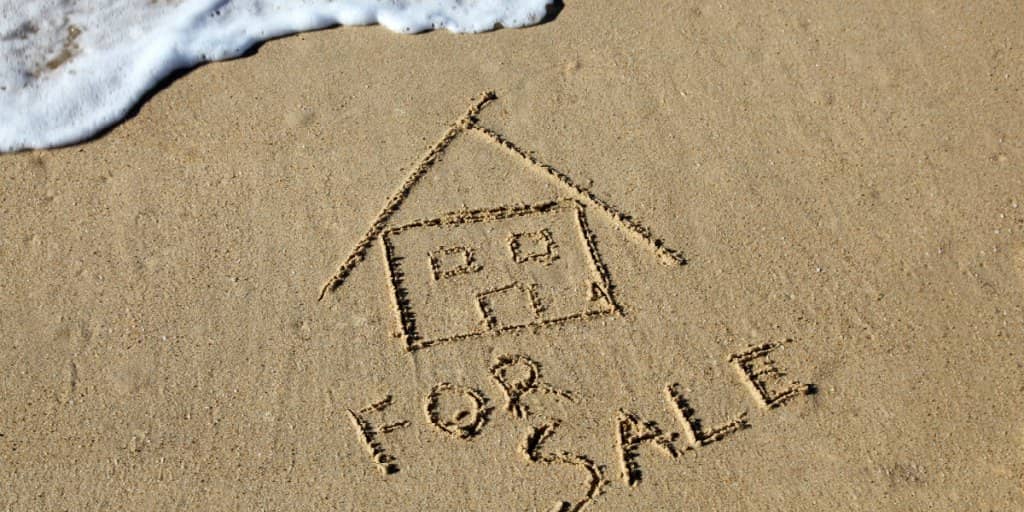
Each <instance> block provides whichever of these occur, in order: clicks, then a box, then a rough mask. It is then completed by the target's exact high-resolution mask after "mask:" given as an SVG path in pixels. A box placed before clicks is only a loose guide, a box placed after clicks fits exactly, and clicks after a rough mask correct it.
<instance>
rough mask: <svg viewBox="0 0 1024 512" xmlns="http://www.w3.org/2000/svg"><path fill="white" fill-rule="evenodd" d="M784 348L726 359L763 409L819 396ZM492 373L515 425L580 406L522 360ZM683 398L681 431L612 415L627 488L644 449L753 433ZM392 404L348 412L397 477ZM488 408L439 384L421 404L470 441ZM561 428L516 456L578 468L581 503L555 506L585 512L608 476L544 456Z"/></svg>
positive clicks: (677, 454) (593, 466) (449, 431)
mask: <svg viewBox="0 0 1024 512" xmlns="http://www.w3.org/2000/svg"><path fill="white" fill-rule="evenodd" d="M782 346H783V343H766V344H763V345H759V346H756V347H753V348H750V349H748V350H745V351H743V352H741V353H738V354H734V355H732V356H731V357H730V358H729V361H730V362H731V363H732V364H733V366H734V367H735V369H736V371H737V374H738V377H739V378H740V381H741V382H742V384H743V385H744V386H746V387H747V388H748V390H749V391H750V394H751V396H752V397H753V399H754V401H755V402H756V403H757V405H758V406H759V407H761V408H762V409H766V410H767V409H775V408H778V407H781V406H783V405H785V404H787V403H789V402H790V401H792V400H793V399H795V398H797V397H799V396H802V395H806V394H810V393H812V392H813V391H814V387H813V386H812V385H810V384H804V383H801V382H798V381H794V380H791V379H789V378H788V377H787V375H786V372H785V371H784V370H783V369H782V368H781V367H779V365H778V364H776V363H775V362H774V361H773V359H772V358H771V354H772V352H773V351H775V350H777V349H779V348H780V347H782ZM490 374H491V378H492V381H493V384H494V385H495V386H496V387H497V389H498V390H500V393H501V394H502V395H503V404H502V405H501V409H502V410H503V411H504V412H505V413H507V414H509V415H511V416H512V417H513V418H514V419H516V420H525V419H527V418H529V417H531V416H532V415H535V414H536V412H535V411H533V410H532V409H531V406H530V400H529V399H530V397H531V396H532V395H539V394H547V395H552V396H554V397H555V398H556V399H559V400H564V401H567V402H570V403H575V402H576V401H577V399H576V397H575V395H574V393H573V392H572V391H571V390H568V389H565V388H563V387H561V386H557V385H553V384H549V383H548V382H547V380H546V379H545V378H544V377H543V376H542V374H541V365H540V363H539V362H537V361H535V360H534V359H532V358H530V357H528V356H526V355H523V354H507V355H501V356H499V357H498V358H496V359H495V361H494V362H493V364H492V365H491V367H490ZM685 393H686V391H685V388H684V387H683V386H682V385H681V384H680V383H670V384H668V385H666V386H665V388H664V395H665V401H666V405H667V407H669V408H670V409H671V410H672V412H673V413H674V414H675V416H676V418H677V420H678V421H677V423H678V425H677V426H676V427H677V428H678V430H666V429H665V428H663V427H662V426H661V425H658V424H657V423H656V422H654V421H649V420H646V419H644V418H643V417H642V416H641V415H639V414H637V413H636V412H633V411H629V410H626V409H619V410H618V411H609V414H614V416H615V421H614V424H615V427H616V428H615V431H614V432H610V433H609V435H610V436H612V437H613V438H614V442H615V444H616V446H617V452H618V461H616V462H617V464H618V466H619V478H620V479H621V481H622V483H624V484H626V485H628V486H631V487H633V486H636V485H638V484H639V483H640V482H641V481H642V479H643V471H642V469H641V467H642V464H641V450H642V449H644V448H653V449H655V450H656V451H658V452H660V453H662V454H663V455H664V456H666V457H669V458H672V459H679V458H681V457H682V456H683V454H684V453H686V452H687V451H691V450H697V449H700V448H701V447H704V446H707V445H709V444H712V443H716V442H719V441H722V440H724V439H726V438H728V437H729V436H730V435H732V434H734V433H736V432H738V431H740V430H743V429H746V428H749V427H750V422H749V421H748V420H747V412H746V411H742V412H739V413H737V414H735V416H734V417H733V419H731V420H729V421H726V422H724V423H722V424H720V425H715V426H705V425H703V424H702V422H701V420H700V417H699V416H698V414H697V412H696V411H695V410H694V408H693V407H692V406H691V405H690V403H689V401H688V400H687V397H686V395H685ZM391 401H392V398H391V397H390V396H388V397H387V398H385V399H383V400H381V401H378V402H376V403H373V404H371V405H369V406H367V407H364V408H362V409H359V410H358V411H356V410H349V411H348V414H349V416H350V418H351V419H352V425H353V427H354V428H355V432H356V435H357V436H358V438H359V440H360V441H361V443H362V444H363V445H364V447H365V449H366V452H367V453H368V454H369V456H370V459H371V461H372V462H373V464H375V465H376V466H377V467H378V468H379V469H380V471H381V473H382V474H384V475H389V474H392V473H395V472H397V471H398V470H399V466H398V460H399V458H398V456H397V455H394V454H392V453H391V450H389V449H388V446H387V443H386V441H385V440H384V437H385V436H386V435H387V434H390V433H392V432H395V431H396V430H398V429H399V428H402V427H406V426H408V425H409V424H410V421H409V420H407V419H400V420H397V421H395V420H385V419H383V416H384V414H383V413H384V411H385V409H386V408H387V407H388V406H389V405H390V404H391ZM491 403H492V402H491V399H490V398H489V397H488V395H487V394H486V393H485V392H484V391H483V390H482V389H481V388H478V387H470V386H465V385H459V384H453V383H450V382H442V383H439V384H437V385H436V386H434V387H433V388H432V389H431V390H430V391H429V392H428V393H427V394H426V396H424V397H423V404H424V415H423V417H424V421H425V422H426V423H427V424H429V425H431V426H432V427H433V428H434V429H435V430H436V431H437V432H438V433H439V434H442V435H445V436H449V437H452V438H454V439H457V440H462V441H472V440H473V439H475V438H477V437H478V436H481V435H483V434H484V433H485V431H486V426H487V423H488V421H489V418H490V415H491V413H492V411H493V409H494V407H492V406H491ZM375 413H376V414H378V415H379V416H381V419H379V420H374V419H370V415H371V414H375ZM540 416H541V417H544V416H543V415H540ZM560 425H561V421H559V420H551V421H548V422H546V423H544V424H543V425H541V426H533V427H530V428H527V429H525V430H524V432H523V434H522V438H521V441H520V443H519V448H518V451H519V454H520V455H521V456H522V457H524V458H525V459H526V460H527V461H529V462H533V463H538V464H562V465H567V466H572V467H576V468H578V470H579V471H580V472H581V474H582V475H583V477H584V479H585V490H584V491H583V492H581V495H580V497H578V498H576V499H573V500H566V501H562V502H560V503H558V504H557V505H556V507H555V508H554V510H559V511H575V510H581V509H582V508H583V507H584V506H586V505H587V504H588V503H590V502H592V501H593V500H594V499H595V498H597V497H598V496H599V495H600V494H601V492H602V490H603V489H604V487H605V486H606V485H608V484H610V483H611V482H610V481H609V479H608V478H607V477H606V475H605V467H606V466H605V465H602V464H598V463H597V462H595V461H594V460H593V459H592V458H591V457H590V456H588V455H585V454H581V453H572V452H567V451H562V452H546V451H545V450H544V449H543V447H544V443H545V441H546V440H547V439H549V438H550V437H551V436H553V435H555V434H556V433H557V431H558V428H559V426H560Z"/></svg>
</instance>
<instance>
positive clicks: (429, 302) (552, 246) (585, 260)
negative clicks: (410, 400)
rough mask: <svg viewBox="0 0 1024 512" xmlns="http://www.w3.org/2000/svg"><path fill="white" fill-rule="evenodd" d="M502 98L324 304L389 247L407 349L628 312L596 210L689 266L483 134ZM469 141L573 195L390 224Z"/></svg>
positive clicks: (469, 123)
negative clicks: (594, 228) (594, 224)
mask: <svg viewBox="0 0 1024 512" xmlns="http://www.w3.org/2000/svg"><path fill="white" fill-rule="evenodd" d="M493 99H495V96H494V95H493V93H487V94H485V95H484V96H483V97H482V98H481V99H480V100H479V101H477V102H476V103H474V105H473V106H472V107H471V108H470V109H469V111H468V112H467V113H466V115H464V116H463V117H462V118H460V119H459V120H458V121H457V122H456V123H455V124H454V125H453V126H452V127H451V128H449V130H448V132H446V133H445V135H444V137H442V139H441V140H440V141H439V142H438V143H437V144H435V145H434V147H432V148H431V149H430V151H429V152H428V154H427V155H426V156H425V157H424V158H423V159H422V160H421V161H420V162H419V163H418V165H417V166H416V167H415V168H414V170H413V172H412V174H411V175H410V176H409V178H407V179H406V181H405V182H404V183H403V184H402V186H401V187H400V188H399V190H398V191H397V192H396V193H395V194H393V195H392V196H391V198H390V199H389V201H388V203H387V205H386V206H385V207H384V209H383V210H382V211H381V212H380V213H379V214H378V216H377V219H376V220H375V222H374V223H373V224H372V225H371V226H370V229H369V230H368V231H367V233H366V235H364V236H363V238H362V239H360V241H359V242H358V243H357V244H356V247H355V248H354V249H353V251H352V253H351V254H350V255H349V257H348V258H347V259H346V260H345V262H344V263H343V264H342V265H341V267H340V268H339V270H338V272H337V273H336V274H335V275H334V276H333V277H332V278H331V279H330V280H329V281H328V283H327V284H326V285H325V286H324V288H323V290H322V292H321V298H322V297H323V296H324V295H325V294H326V293H327V292H328V291H331V290H333V289H335V288H337V287H338V286H340V285H341V284H342V283H343V282H344V281H345V279H346V278H347V277H348V275H349V273H350V272H351V271H352V269H353V268H354V267H355V266H356V265H357V264H358V263H359V262H360V261H362V260H363V258H364V257H365V255H366V253H367V251H368V250H369V248H370V246H371V245H372V244H373V243H374V242H375V241H379V242H380V245H381V247H382V248H383V249H382V250H383V255H384V260H385V263H386V266H387V273H388V276H387V277H388V282H389V284H390V288H391V293H392V297H393V304H394V307H395V310H396V316H397V319H398V323H399V327H400V329H399V331H400V335H401V337H402V338H403V340H404V341H405V346H406V349H407V350H410V351H411V350H419V349H422V348H426V347H430V346H433V345H437V344H439V343H444V342H450V341H456V340H463V339H468V338H473V337H477V336H485V335H492V334H498V333H503V332H509V331H514V330H518V329H524V328H539V327H542V326H549V325H557V324H561V323H565V322H569V321H575V320H582V319H587V318H593V317H598V316H603V315H609V314H616V313H620V312H621V309H620V308H619V306H618V305H617V304H616V302H615V299H614V297H613V286H612V284H611V279H610V277H609V275H608V271H607V268H606V267H605V265H604V263H603V262H602V260H601V257H600V255H599V254H598V251H597V245H596V240H595V237H594V235H593V233H592V232H591V230H590V228H589V225H588V219H587V213H588V211H589V210H593V209H596V210H598V211H600V212H602V213H603V214H604V215H606V216H608V217H609V218H610V219H611V220H612V221H613V222H614V223H616V224H617V225H618V226H619V227H622V228H624V229H625V230H626V231H627V232H628V233H631V234H632V235H634V237H635V238H636V239H637V240H638V241H640V242H642V243H644V244H645V245H647V246H648V247H649V248H650V249H651V250H652V251H653V252H654V253H655V254H656V255H657V256H658V257H659V258H660V259H661V260H662V261H663V262H665V263H669V264H675V265H682V264H684V263H685V259H684V258H683V257H682V256H680V255H679V254H678V253H677V252H676V251H674V250H672V249H669V248H668V247H666V246H665V244H664V243H663V242H662V241H661V240H659V239H657V238H654V237H653V236H652V235H651V233H650V231H649V230H648V229H647V228H645V227H643V226H641V225H640V224H638V223H637V222H636V221H634V220H633V219H632V218H631V217H630V216H628V215H626V214H624V213H623V212H621V211H619V210H618V209H616V208H615V207H613V206H611V205H610V204H609V203H608V202H606V201H604V200H602V199H599V198H598V197H596V196H595V195H594V194H593V193H591V192H590V191H589V190H587V189H585V188H583V187H580V186H578V185H576V184H575V183H574V182H573V181H572V180H571V179H570V178H569V177H568V176H567V175H566V174H564V173H562V172H561V171H558V170H557V169H555V168H553V167H551V166H548V165H546V164H543V163H541V162H539V161H538V160H536V159H535V158H534V157H533V156H531V155H529V154H528V153H526V152H524V151H522V150H521V149H519V148H518V147H517V146H515V145H514V144H512V143H511V142H509V141H507V140H506V139H504V138H503V137H502V136H501V135H499V134H497V133H496V132H494V131H492V130H490V129H488V128H485V127H482V126H480V125H479V124H478V119H477V115H478V114H479V112H480V110H481V109H482V108H483V106H484V105H486V104H487V103H488V102H489V101H491V100H493ZM467 133H474V134H475V135H477V136H482V137H484V138H485V140H487V141H488V142H490V143H492V144H494V145H495V146H497V148H498V149H501V150H506V151H510V152H511V153H512V154H513V155H514V156H517V157H519V158H521V159H523V160H525V162H526V163H527V164H528V166H529V168H530V169H532V170H533V171H536V172H540V173H541V174H543V175H546V176H548V177H549V178H550V179H552V180H554V181H555V182H556V183H558V184H559V185H561V187H562V190H563V191H564V192H565V196H566V197H563V198H560V199H557V200H554V201H549V202H544V203H539V204H531V205H522V204H517V205H510V206H509V205H506V206H498V207H495V208H489V209H482V210H461V211H456V212H450V213H446V214H442V215H440V216H438V217H437V218H433V219H427V220H418V221H415V222H412V223H409V224H405V225H400V226H392V225H390V223H389V220H390V218H391V216H392V214H393V213H394V212H395V211H397V210H398V209H399V207H400V206H401V203H402V201H403V200H404V199H405V197H407V196H408V194H409V192H410V191H411V190H412V188H413V187H414V186H415V185H416V183H417V182H419V180H420V179H421V178H422V177H423V176H424V175H425V174H426V173H427V172H428V171H429V170H430V169H431V167H432V166H433V165H434V164H435V163H436V162H437V160H438V158H439V156H440V155H441V154H442V153H443V152H444V151H445V150H446V149H447V147H448V146H449V145H450V144H451V142H452V140H454V139H455V138H456V137H458V136H462V135H464V134H467ZM527 172H530V171H527Z"/></svg>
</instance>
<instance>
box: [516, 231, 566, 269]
mask: <svg viewBox="0 0 1024 512" xmlns="http://www.w3.org/2000/svg"><path fill="white" fill-rule="evenodd" d="M508 246H509V249H511V250H512V261H515V262H516V263H526V262H528V261H535V262H538V263H542V264H544V265H548V264H550V263H551V262H552V261H555V260H557V259H558V253H557V252H556V249H557V247H556V245H555V240H554V238H552V236H551V231H549V230H547V229H546V228H545V229H541V230H540V231H531V232H527V233H512V236H511V237H509V243H508Z"/></svg>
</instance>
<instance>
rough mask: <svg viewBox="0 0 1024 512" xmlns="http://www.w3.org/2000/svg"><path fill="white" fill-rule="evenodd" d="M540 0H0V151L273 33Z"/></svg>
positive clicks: (491, 15) (69, 133)
mask: <svg viewBox="0 0 1024 512" xmlns="http://www.w3.org/2000/svg"><path fill="white" fill-rule="evenodd" d="M551 1H552V0H89V1H78V0H0V152H7V151H16V150H19V149H28V148H48V147H55V146H62V145H66V144H72V143H75V142H79V141H81V140H84V139H87V138H89V137H91V136H93V135H95V134H96V133H98V132H100V131H101V130H103V129H105V128H108V127H110V126H111V125H113V124H115V123H117V122H118V121H120V120H121V119H123V118H124V117H125V116H126V115H127V114H128V112H130V110H131V109H132V108H133V107H134V106H135V104H136V103H137V102H138V101H139V100H140V99H141V98H142V97H143V96H144V95H145V94H146V93H147V92H148V91H149V90H151V89H152V88H153V87H154V86H156V85H157V84H158V83H159V82H160V81H161V80H163V79H165V78H166V77H168V76H169V75H170V74H171V73H173V72H174V71H177V70H180V69H185V68H191V67H193V66H195V65H197V64H200V63H202V62H207V61H214V60H223V59H229V58H232V57H237V56H239V55H241V54H242V53H244V52H245V51H246V50H248V49H249V48H251V47H252V46H253V45H255V44H257V43H259V42H262V41H266V40H267V39H271V38H274V37H279V36H283V35H287V34H292V33H295V32H302V31H307V30H315V29H320V28H324V27H329V26H332V25H367V24H373V23H380V24H381V25H383V26H385V27H387V28H389V29H391V30H394V31H396V32H405V33H415V32H422V31H425V30H431V29H446V30H449V31H452V32H482V31H486V30H491V29H494V28H496V27H498V26H503V27H522V26H526V25H531V24H534V23H537V22H539V21H540V20H541V19H542V18H543V16H544V15H545V13H546V10H547V6H548V4H549V3H551Z"/></svg>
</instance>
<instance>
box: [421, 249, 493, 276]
mask: <svg viewBox="0 0 1024 512" xmlns="http://www.w3.org/2000/svg"><path fill="white" fill-rule="evenodd" d="M482 269H483V267H482V266H481V265H480V264H479V263H477V261H476V258H475V257H474V256H473V250H472V249H470V248H469V247H439V248H438V249H437V250H436V251H434V252H432V253H430V272H431V274H432V275H433V276H434V280H435V281H440V280H441V279H448V278H450V277H454V276H457V275H460V274H471V273H473V272H479V271H480V270H482Z"/></svg>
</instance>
